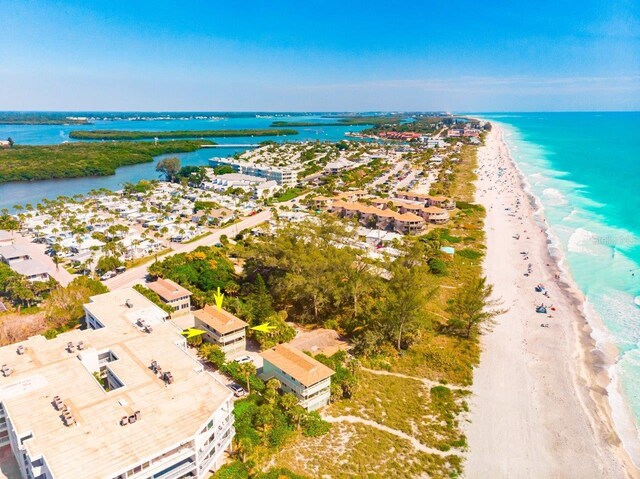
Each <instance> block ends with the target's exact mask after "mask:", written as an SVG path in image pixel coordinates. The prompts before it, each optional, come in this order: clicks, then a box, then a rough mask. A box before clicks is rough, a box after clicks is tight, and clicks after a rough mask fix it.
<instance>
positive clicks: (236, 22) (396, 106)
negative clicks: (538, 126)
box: [0, 0, 640, 111]
mask: <svg viewBox="0 0 640 479" xmlns="http://www.w3.org/2000/svg"><path fill="white" fill-rule="evenodd" d="M0 6H1V7H2V8H0V15H1V18H2V20H1V21H0V110H14V109H28V110H34V109H35V110H46V109H53V110H87V109H88V110H154V111H159V110H199V111H214V110H270V111H276V110H281V111H282V110H299V111H310V110H314V111H329V110H353V111H357V110H359V111H366V110H450V111H554V110H638V109H640V2H638V1H617V0H612V1H609V0H597V1H593V0H582V1H562V0H553V1H543V2H532V1H527V2H524V1H522V2H518V1H517V0H516V1H492V0H485V1H477V0H475V1H466V0H456V1H455V2H442V1H438V2H436V1H427V0H425V1H409V0H407V1H405V2H397V1H386V2H382V1H378V0H368V1H360V0H343V1H340V2H337V1H332V0H323V1H315V0H307V1H305V2H292V1H278V0H272V1H266V0H256V1H253V0H246V1H242V2H239V1H231V0H227V1H222V0H209V1H186V0H185V1H180V2H176V1H162V0H155V1H144V0H129V1H116V0H110V1H86V0H85V1H72V0H68V1H64V2H55V1H29V0H19V1H13V0H3V1H2V3H1V4H0Z"/></svg>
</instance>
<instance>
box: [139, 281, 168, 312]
mask: <svg viewBox="0 0 640 479" xmlns="http://www.w3.org/2000/svg"><path fill="white" fill-rule="evenodd" d="M133 289H135V290H136V291H137V292H138V293H140V294H141V295H142V296H144V297H145V298H147V299H148V300H149V301H151V302H152V303H153V304H155V305H156V306H158V307H159V308H160V309H162V310H163V311H164V312H165V313H169V314H171V313H173V308H172V307H171V306H169V305H168V304H167V303H165V302H164V301H162V300H161V299H160V296H158V293H156V292H155V291H152V290H151V289H149V288H147V287H146V286H142V285H141V284H134V285H133Z"/></svg>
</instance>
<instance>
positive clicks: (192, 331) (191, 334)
mask: <svg viewBox="0 0 640 479" xmlns="http://www.w3.org/2000/svg"><path fill="white" fill-rule="evenodd" d="M204 333H205V332H204V331H202V330H201V329H196V328H187V329H185V330H184V331H182V332H181V333H180V334H183V335H185V336H186V337H187V339H191V338H195V337H196V336H200V335H201V334H204Z"/></svg>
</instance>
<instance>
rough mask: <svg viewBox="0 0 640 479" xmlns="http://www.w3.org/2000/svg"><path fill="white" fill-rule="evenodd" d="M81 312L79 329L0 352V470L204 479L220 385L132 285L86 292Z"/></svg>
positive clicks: (213, 445) (58, 478)
mask: <svg viewBox="0 0 640 479" xmlns="http://www.w3.org/2000/svg"><path fill="white" fill-rule="evenodd" d="M85 313H86V321H87V324H88V325H89V328H88V329H87V330H74V331H69V332H67V333H64V334H61V335H59V336H58V337H57V338H55V339H52V340H47V339H45V338H44V337H43V336H34V337H32V338H29V339H28V340H26V341H23V342H21V343H17V344H12V345H9V346H4V347H2V348H0V364H1V365H2V367H1V368H0V369H1V373H2V374H0V461H2V462H3V464H2V470H3V471H7V470H10V471H13V474H11V475H10V477H21V478H23V479H53V478H55V479H65V478H68V479H77V478H80V477H81V478H84V479H89V478H101V479H129V478H131V479H142V478H145V479H147V478H154V479H178V478H185V477H190V478H207V477H209V476H210V475H211V472H210V471H212V470H215V469H217V468H218V467H220V465H221V464H222V461H223V460H224V457H223V456H224V453H225V450H228V449H229V448H230V444H231V440H232V438H233V435H234V429H233V414H232V411H233V403H232V394H231V392H230V391H229V390H228V389H227V388H226V387H225V386H224V385H222V384H221V383H220V382H218V381H217V380H216V379H215V378H214V377H213V376H212V375H211V374H209V373H208V372H206V371H205V370H204V367H203V366H202V364H200V363H199V362H198V361H197V360H196V359H195V358H193V357H192V356H191V355H189V354H188V352H187V348H186V341H185V338H184V337H183V336H182V335H181V334H180V329H179V328H178V327H177V326H176V325H175V324H174V323H173V322H171V321H168V320H167V313H165V312H164V311H162V309H160V308H158V307H157V306H155V305H154V304H153V303H152V302H150V301H149V300H147V299H146V298H145V297H144V296H142V295H141V294H139V293H138V292H136V291H135V290H133V289H131V288H125V289H121V290H116V291H113V292H110V293H106V294H101V295H97V296H93V297H92V298H91V302H90V303H88V304H86V305H85ZM11 452H12V453H13V454H11Z"/></svg>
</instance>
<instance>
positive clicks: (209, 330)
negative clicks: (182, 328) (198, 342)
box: [193, 304, 247, 355]
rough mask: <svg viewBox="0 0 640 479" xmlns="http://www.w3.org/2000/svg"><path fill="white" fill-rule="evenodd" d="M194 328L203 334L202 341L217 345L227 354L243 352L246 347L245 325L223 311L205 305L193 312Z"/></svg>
mask: <svg viewBox="0 0 640 479" xmlns="http://www.w3.org/2000/svg"><path fill="white" fill-rule="evenodd" d="M193 317H194V324H195V327H196V328H198V329H201V330H203V331H204V332H205V334H204V335H203V339H204V340H205V341H208V342H210V343H214V344H217V345H218V346H220V349H222V351H223V352H224V353H225V354H227V355H230V354H234V353H237V352H240V351H244V350H245V349H246V347H247V338H246V336H247V331H246V329H247V323H245V322H244V321H243V320H241V319H240V318H238V317H237V316H234V315H233V314H231V313H230V312H228V311H225V310H224V309H222V308H220V309H218V308H216V307H214V306H209V305H208V304H205V306H204V308H202V309H199V310H197V311H194V312H193Z"/></svg>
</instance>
